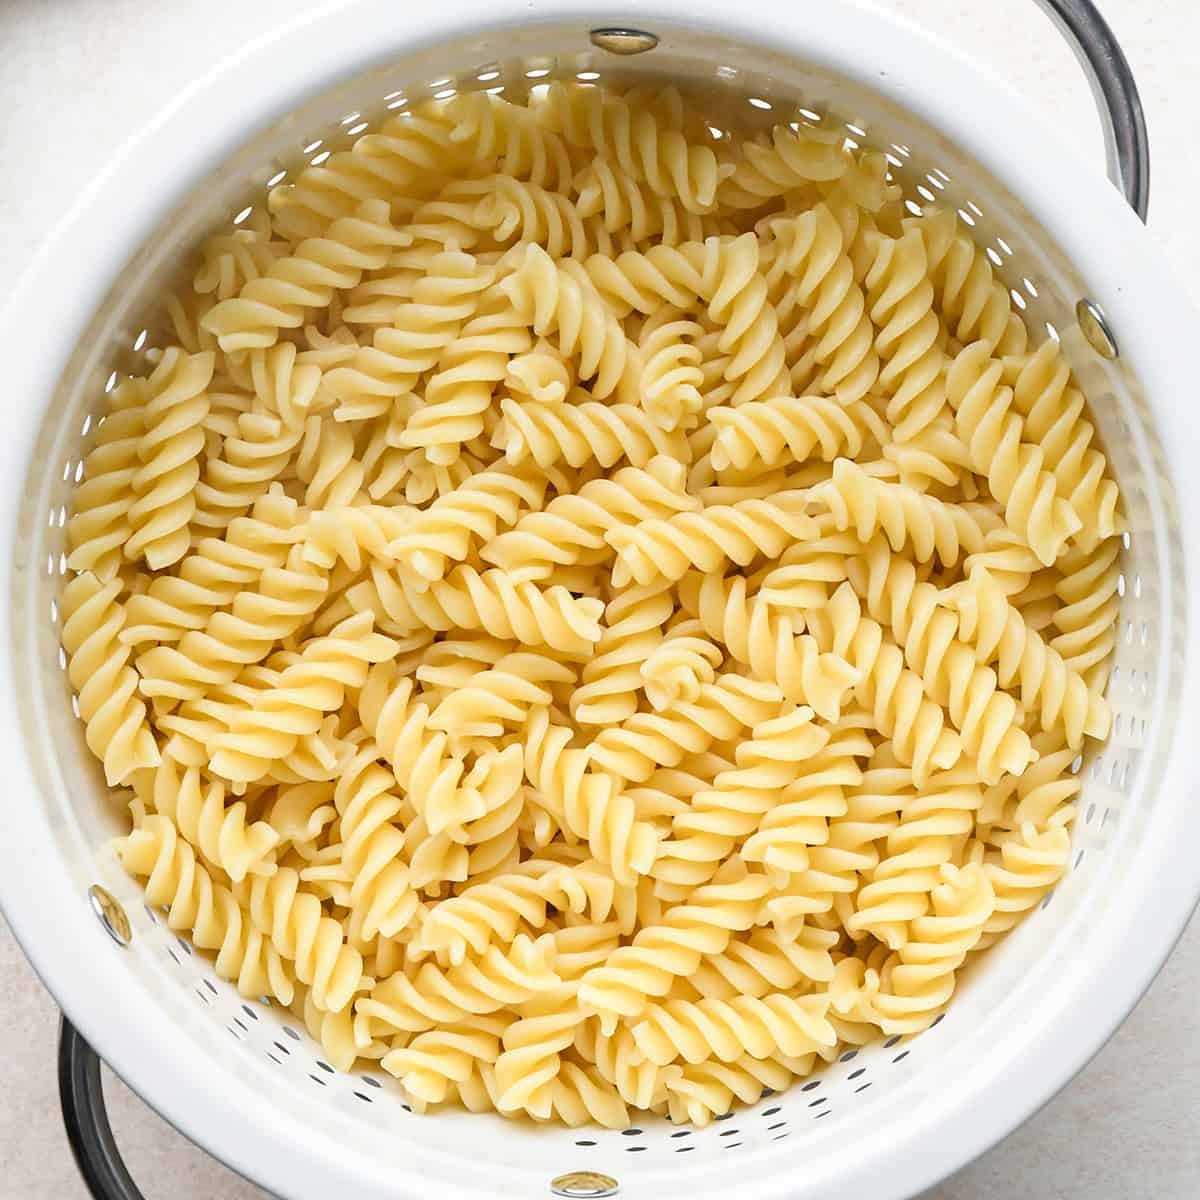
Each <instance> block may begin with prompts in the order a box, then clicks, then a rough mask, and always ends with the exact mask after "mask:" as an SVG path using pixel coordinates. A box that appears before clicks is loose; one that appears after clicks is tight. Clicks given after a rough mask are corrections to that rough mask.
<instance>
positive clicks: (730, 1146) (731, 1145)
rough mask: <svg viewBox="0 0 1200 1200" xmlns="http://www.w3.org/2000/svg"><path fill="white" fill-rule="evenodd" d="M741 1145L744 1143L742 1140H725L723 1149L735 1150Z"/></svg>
mask: <svg viewBox="0 0 1200 1200" xmlns="http://www.w3.org/2000/svg"><path fill="white" fill-rule="evenodd" d="M741 1145H744V1143H743V1142H726V1143H725V1149H726V1150H736V1149H737V1148H738V1147H739V1146H741Z"/></svg>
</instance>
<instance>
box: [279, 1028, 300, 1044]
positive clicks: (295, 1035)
mask: <svg viewBox="0 0 1200 1200" xmlns="http://www.w3.org/2000/svg"><path fill="white" fill-rule="evenodd" d="M283 1032H284V1033H286V1034H287V1035H288V1037H290V1038H291V1039H292V1041H293V1042H298V1041H299V1040H300V1035H299V1034H298V1033H297V1032H296V1031H295V1030H294V1029H293V1028H292V1027H291V1026H290V1025H285V1026H284V1027H283Z"/></svg>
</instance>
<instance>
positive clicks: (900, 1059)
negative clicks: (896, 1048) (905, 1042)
mask: <svg viewBox="0 0 1200 1200" xmlns="http://www.w3.org/2000/svg"><path fill="white" fill-rule="evenodd" d="M911 1053H912V1052H911V1051H910V1050H901V1051H900V1053H899V1054H897V1055H896V1057H895V1058H893V1059H892V1062H894V1063H898V1062H903V1061H904V1060H905V1059H906V1058H907V1057H908V1056H909V1054H911Z"/></svg>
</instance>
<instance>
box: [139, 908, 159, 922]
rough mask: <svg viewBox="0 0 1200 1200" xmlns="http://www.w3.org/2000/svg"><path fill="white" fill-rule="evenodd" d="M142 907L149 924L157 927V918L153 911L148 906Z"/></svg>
mask: <svg viewBox="0 0 1200 1200" xmlns="http://www.w3.org/2000/svg"><path fill="white" fill-rule="evenodd" d="M142 907H143V908H144V909H145V910H146V916H148V917H149V918H150V924H151V925H157V924H158V916H157V915H156V914H155V912H154V909H152V908H151V907H150V905H148V904H143V905H142Z"/></svg>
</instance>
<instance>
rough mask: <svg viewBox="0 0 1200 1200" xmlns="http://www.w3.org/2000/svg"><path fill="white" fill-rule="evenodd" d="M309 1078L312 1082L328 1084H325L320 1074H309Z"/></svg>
mask: <svg viewBox="0 0 1200 1200" xmlns="http://www.w3.org/2000/svg"><path fill="white" fill-rule="evenodd" d="M309 1079H311V1080H312V1081H313V1083H319V1084H320V1085H321V1086H322V1087H327V1086H328V1084H326V1082H325V1080H323V1079H322V1078H321V1077H320V1075H310V1076H309Z"/></svg>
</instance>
